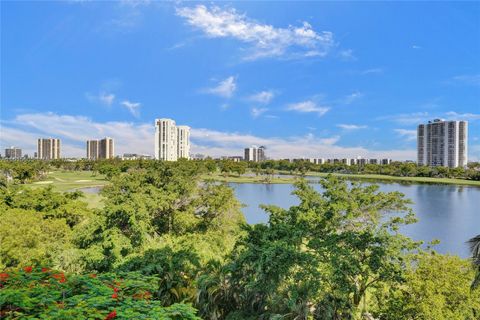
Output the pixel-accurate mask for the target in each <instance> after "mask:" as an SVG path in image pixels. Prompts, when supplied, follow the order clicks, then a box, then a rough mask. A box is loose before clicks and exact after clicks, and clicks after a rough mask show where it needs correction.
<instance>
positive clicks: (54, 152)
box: [37, 138, 60, 160]
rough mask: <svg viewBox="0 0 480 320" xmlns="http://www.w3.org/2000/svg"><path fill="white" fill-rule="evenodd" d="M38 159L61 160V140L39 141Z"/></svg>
mask: <svg viewBox="0 0 480 320" xmlns="http://www.w3.org/2000/svg"><path fill="white" fill-rule="evenodd" d="M37 158H38V159H41V160H52V159H60V139H52V138H47V139H44V138H40V139H38V142H37Z"/></svg>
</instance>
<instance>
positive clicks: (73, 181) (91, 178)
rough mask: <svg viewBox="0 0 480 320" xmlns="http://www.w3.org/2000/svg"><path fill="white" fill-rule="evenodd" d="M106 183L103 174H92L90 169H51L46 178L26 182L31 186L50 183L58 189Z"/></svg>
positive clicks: (71, 188) (67, 189)
mask: <svg viewBox="0 0 480 320" xmlns="http://www.w3.org/2000/svg"><path fill="white" fill-rule="evenodd" d="M107 183H108V181H107V180H105V177H104V176H103V175H100V174H97V175H93V173H92V172H91V171H52V172H49V173H48V176H47V178H46V179H44V180H42V181H37V182H33V183H30V184H28V186H30V187H32V188H39V187H45V186H49V185H51V186H52V187H53V188H54V189H56V190H58V191H70V190H74V189H78V188H87V187H95V186H104V185H106V184H107Z"/></svg>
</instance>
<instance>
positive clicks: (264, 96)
mask: <svg viewBox="0 0 480 320" xmlns="http://www.w3.org/2000/svg"><path fill="white" fill-rule="evenodd" d="M274 97H275V93H274V92H273V90H268V91H261V92H258V93H255V94H253V95H251V96H250V97H248V99H249V100H250V101H254V102H257V103H262V104H269V103H270V102H271V101H272V100H273V98H274Z"/></svg>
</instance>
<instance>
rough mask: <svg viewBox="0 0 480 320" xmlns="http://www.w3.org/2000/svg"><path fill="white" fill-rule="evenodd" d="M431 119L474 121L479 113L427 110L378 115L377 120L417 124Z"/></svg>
mask: <svg viewBox="0 0 480 320" xmlns="http://www.w3.org/2000/svg"><path fill="white" fill-rule="evenodd" d="M433 119H446V120H467V121H475V120H480V114H478V113H458V112H455V111H449V112H444V113H438V114H429V113H428V112H413V113H401V114H395V115H389V116H383V117H378V118H377V120H388V121H392V122H396V123H399V124H404V125H418V124H422V123H427V122H428V121H431V120H433Z"/></svg>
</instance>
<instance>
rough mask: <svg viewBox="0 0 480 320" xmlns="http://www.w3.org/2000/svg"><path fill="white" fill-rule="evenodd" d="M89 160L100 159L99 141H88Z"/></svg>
mask: <svg viewBox="0 0 480 320" xmlns="http://www.w3.org/2000/svg"><path fill="white" fill-rule="evenodd" d="M87 159H89V160H97V159H98V140H87Z"/></svg>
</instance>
